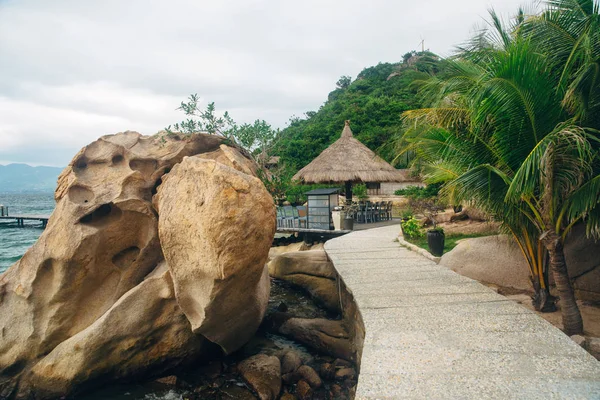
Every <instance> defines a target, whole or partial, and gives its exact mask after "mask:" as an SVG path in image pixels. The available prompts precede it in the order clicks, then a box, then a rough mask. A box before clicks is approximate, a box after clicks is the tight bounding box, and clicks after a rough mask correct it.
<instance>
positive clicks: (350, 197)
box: [345, 181, 352, 206]
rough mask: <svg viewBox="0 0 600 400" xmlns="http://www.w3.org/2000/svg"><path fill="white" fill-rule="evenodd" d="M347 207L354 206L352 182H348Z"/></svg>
mask: <svg viewBox="0 0 600 400" xmlns="http://www.w3.org/2000/svg"><path fill="white" fill-rule="evenodd" d="M345 184H346V205H347V206H349V205H351V204H352V181H346V182H345Z"/></svg>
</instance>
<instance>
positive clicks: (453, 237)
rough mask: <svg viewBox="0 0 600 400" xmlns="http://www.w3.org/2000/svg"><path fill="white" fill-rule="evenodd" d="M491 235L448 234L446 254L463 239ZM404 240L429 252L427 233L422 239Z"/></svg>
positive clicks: (445, 243) (445, 241)
mask: <svg viewBox="0 0 600 400" xmlns="http://www.w3.org/2000/svg"><path fill="white" fill-rule="evenodd" d="M489 235H491V233H471V234H464V233H454V234H453V233H447V234H446V238H445V240H444V254H446V253H447V252H449V251H450V250H452V249H453V248H455V247H456V242H458V241H459V240H461V239H471V238H476V237H483V236H489ZM404 240H406V241H407V242H409V243H412V244H414V245H417V246H419V247H420V248H422V249H425V250H427V251H429V246H428V245H427V233H426V232H425V234H424V236H423V237H421V238H416V239H409V238H407V237H406V236H405V237H404Z"/></svg>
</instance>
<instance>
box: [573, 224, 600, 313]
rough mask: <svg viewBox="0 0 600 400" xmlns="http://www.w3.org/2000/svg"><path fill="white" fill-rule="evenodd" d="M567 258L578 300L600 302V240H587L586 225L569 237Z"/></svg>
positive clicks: (577, 226) (574, 229)
mask: <svg viewBox="0 0 600 400" xmlns="http://www.w3.org/2000/svg"><path fill="white" fill-rule="evenodd" d="M565 258H566V261H567V268H568V270H569V277H570V278H571V279H572V280H573V288H574V289H575V295H576V296H577V298H579V299H581V300H588V301H600V240H598V241H594V240H593V239H590V238H587V237H586V235H585V225H584V224H578V225H575V226H574V227H573V230H572V231H571V233H570V234H569V235H568V236H567V239H566V240H565Z"/></svg>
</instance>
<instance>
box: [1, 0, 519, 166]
mask: <svg viewBox="0 0 600 400" xmlns="http://www.w3.org/2000/svg"><path fill="white" fill-rule="evenodd" d="M520 4H523V0H456V1H449V0H421V1H414V0H413V1H405V0H388V1H377V0H371V1H355V0H339V1H327V0H318V1H317V0H315V1H313V0H295V1H285V0H274V1H259V0H237V1H222V0H212V1H204V0H163V1H159V0H127V1H125V0H96V1H94V0H51V1H49V0H0V163H2V164H5V163H9V162H26V163H30V164H33V165H40V164H41V165H56V166H64V165H66V164H67V163H68V162H69V161H70V159H71V158H72V157H73V155H75V153H76V152H77V151H78V150H79V149H80V148H81V147H82V146H84V145H86V144H88V143H89V142H91V141H93V140H94V139H96V138H97V137H99V136H101V135H104V134H108V133H115V132H121V131H124V130H136V131H138V132H141V133H144V134H153V133H156V132H157V131H159V130H161V129H163V128H164V127H165V126H167V125H169V124H171V123H174V122H177V121H179V120H181V119H182V114H181V113H180V112H179V111H175V108H177V106H178V105H179V103H180V101H181V100H183V99H185V98H186V97H187V95H188V94H190V93H198V95H199V96H201V97H202V99H204V101H205V102H206V101H215V103H216V106H217V109H218V110H229V112H230V114H231V115H232V116H233V118H234V119H235V120H236V121H237V122H240V123H241V122H252V121H253V120H255V119H257V118H258V119H265V120H267V121H268V122H270V123H271V124H272V125H273V126H275V127H280V128H283V127H285V124H286V121H288V119H289V118H290V117H291V116H292V115H297V116H302V115H303V113H304V112H306V111H309V110H317V109H318V108H319V106H320V105H321V104H322V103H323V102H324V101H325V100H326V98H327V94H328V93H329V92H330V91H331V90H333V89H334V88H335V82H336V81H337V79H338V78H339V77H340V76H341V75H350V76H352V78H353V79H354V78H356V75H357V74H358V73H359V72H360V71H361V70H362V69H363V68H364V67H367V66H371V65H375V64H377V63H378V62H398V61H399V60H400V59H401V57H402V55H403V54H404V53H406V52H408V51H410V50H413V49H417V48H418V47H419V42H420V41H421V38H424V39H425V47H426V48H429V49H430V50H431V51H433V52H435V53H438V54H440V55H443V56H447V55H449V54H451V52H452V49H453V47H454V46H455V45H457V44H460V43H462V42H463V41H464V40H465V39H466V38H468V37H469V34H470V32H472V30H473V28H474V27H475V25H476V24H479V25H481V24H482V23H483V18H484V17H486V16H487V10H488V9H489V8H490V7H492V6H493V7H494V8H495V9H496V10H497V11H499V12H501V13H502V14H503V15H505V16H509V15H512V14H514V12H515V10H516V9H517V7H518V5H520Z"/></svg>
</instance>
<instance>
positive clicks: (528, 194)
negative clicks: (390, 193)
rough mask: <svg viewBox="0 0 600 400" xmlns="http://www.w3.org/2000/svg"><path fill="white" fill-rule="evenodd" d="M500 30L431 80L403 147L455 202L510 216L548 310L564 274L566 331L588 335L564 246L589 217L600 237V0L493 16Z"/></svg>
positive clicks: (509, 225)
mask: <svg viewBox="0 0 600 400" xmlns="http://www.w3.org/2000/svg"><path fill="white" fill-rule="evenodd" d="M490 26H491V28H490V29H488V30H485V31H482V32H480V33H479V34H478V35H477V36H476V37H475V38H474V39H473V40H472V41H470V42H469V43H467V44H466V45H465V46H463V47H462V48H461V49H460V52H459V53H458V54H457V55H456V56H455V57H453V58H452V59H450V60H447V65H446V69H445V73H444V74H443V75H438V76H435V77H433V78H431V79H429V80H428V81H427V82H426V83H424V84H423V85H422V86H421V88H420V92H419V93H420V95H421V98H422V99H423V102H424V107H425V108H421V109H418V110H412V111H407V112H405V113H404V120H405V124H406V125H405V127H406V128H405V130H404V131H403V132H402V133H401V134H399V135H398V141H397V145H398V148H399V149H400V152H401V153H406V152H411V153H413V154H415V155H416V161H415V164H416V165H418V166H419V168H422V171H423V173H424V176H425V178H426V180H427V181H428V182H430V183H444V187H443V189H442V194H443V195H445V196H446V197H447V198H448V200H449V201H450V202H451V203H452V204H460V203H472V204H474V205H476V206H477V207H480V208H482V209H483V210H485V211H486V212H488V213H490V214H492V215H493V216H495V218H497V219H498V220H500V221H502V222H503V225H504V227H505V228H506V229H507V230H508V231H509V232H510V233H511V234H512V235H513V237H514V238H515V239H516V241H517V243H518V244H519V246H520V248H521V250H522V252H523V255H524V257H525V258H526V259H527V261H528V264H529V266H530V269H531V276H532V279H533V282H534V288H535V289H536V298H535V299H534V300H535V304H536V306H537V307H538V308H539V309H546V310H547V309H551V308H552V306H553V301H552V300H553V299H552V298H551V297H550V296H549V294H548V271H549V270H551V271H552V273H553V276H554V280H555V283H556V286H557V289H558V292H559V295H560V304H561V310H562V313H563V323H564V327H565V331H566V332H567V333H568V334H575V333H582V332H583V323H582V319H581V315H580V312H579V310H578V308H577V303H576V302H575V297H574V294H573V288H572V286H571V283H570V280H569V277H568V274H567V269H566V264H565V257H564V252H563V243H564V240H565V237H566V235H567V234H568V233H569V231H570V230H571V228H572V227H573V225H574V224H575V223H577V222H580V221H581V222H584V223H586V226H587V232H588V234H590V235H596V236H598V235H599V234H600V207H599V201H600V168H599V158H598V147H599V146H598V144H599V140H600V139H599V135H598V131H597V129H599V128H600V125H599V123H600V119H599V113H598V111H599V109H598V107H599V105H600V102H599V100H600V91H599V90H600V89H599V85H598V84H599V82H600V80H599V79H598V78H599V77H600V72H599V71H600V26H599V14H598V3H597V2H596V1H593V0H551V1H549V2H547V3H546V6H545V10H544V11H543V12H542V13H541V14H539V15H534V16H526V15H525V14H524V13H523V12H522V11H519V13H518V14H517V16H516V18H514V20H512V21H511V23H510V25H508V26H505V24H503V23H502V21H501V20H500V18H499V17H498V16H497V15H496V14H495V13H494V12H491V20H490Z"/></svg>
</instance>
